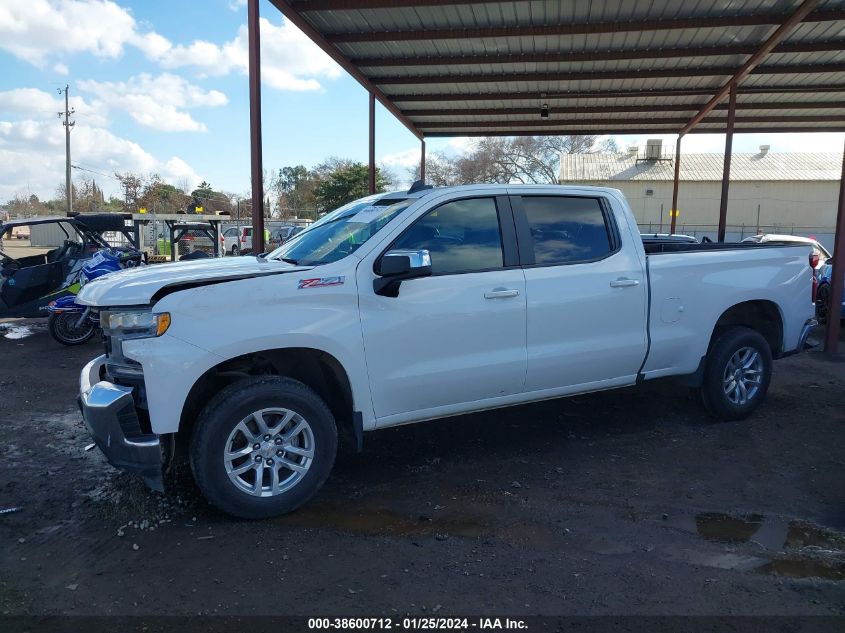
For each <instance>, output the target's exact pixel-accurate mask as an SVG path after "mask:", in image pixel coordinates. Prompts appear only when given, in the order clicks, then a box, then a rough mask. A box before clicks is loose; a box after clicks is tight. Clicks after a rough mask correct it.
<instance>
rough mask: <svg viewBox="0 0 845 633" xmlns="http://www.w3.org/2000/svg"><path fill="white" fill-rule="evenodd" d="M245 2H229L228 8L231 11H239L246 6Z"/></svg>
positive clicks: (230, 0)
mask: <svg viewBox="0 0 845 633" xmlns="http://www.w3.org/2000/svg"><path fill="white" fill-rule="evenodd" d="M246 3H247V0H229V8H230V9H231V10H232V11H239V10H241V9H243V8H244V7H245V6H246Z"/></svg>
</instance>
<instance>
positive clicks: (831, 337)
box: [824, 154, 845, 356]
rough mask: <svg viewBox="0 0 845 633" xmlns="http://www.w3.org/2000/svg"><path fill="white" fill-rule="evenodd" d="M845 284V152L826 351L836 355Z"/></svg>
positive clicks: (825, 341)
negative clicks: (844, 286)
mask: <svg viewBox="0 0 845 633" xmlns="http://www.w3.org/2000/svg"><path fill="white" fill-rule="evenodd" d="M843 285H845V154H843V156H842V178H841V179H840V180H839V209H838V211H837V213H836V234H835V235H834V238H833V270H832V271H831V274H830V305H829V307H828V311H827V330H826V331H825V336H824V351H825V352H827V353H828V354H830V355H831V356H836V354H837V352H838V351H839V332H840V325H839V315H840V314H841V312H840V310H842V307H841V306H842V296H843V288H842V286H843Z"/></svg>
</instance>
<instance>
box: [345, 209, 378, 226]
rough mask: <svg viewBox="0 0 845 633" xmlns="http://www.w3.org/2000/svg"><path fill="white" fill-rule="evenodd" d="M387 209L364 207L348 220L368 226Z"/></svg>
mask: <svg viewBox="0 0 845 633" xmlns="http://www.w3.org/2000/svg"><path fill="white" fill-rule="evenodd" d="M386 208H387V207H364V208H363V209H361V210H360V211H359V212H358V213H356V214H355V215H353V216H352V217H351V218H349V220H348V221H349V222H357V223H359V224H369V223H370V222H372V221H373V220H375V219H376V218H378V217H379V216H380V215H381V214H382V213H384V211H385V209H386Z"/></svg>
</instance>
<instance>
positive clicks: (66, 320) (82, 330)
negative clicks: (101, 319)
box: [47, 312, 97, 345]
mask: <svg viewBox="0 0 845 633" xmlns="http://www.w3.org/2000/svg"><path fill="white" fill-rule="evenodd" d="M80 316H81V314H80V313H78V312H58V313H56V312H54V313H52V314H51V315H50V318H49V319H47V329H48V330H49V331H50V336H52V337H53V338H54V339H56V340H57V341H58V342H59V343H61V344H62V345H82V344H83V343H87V342H88V341H89V340H91V337H93V336H94V334H95V333H96V331H97V327H96V326H95V325H94V322H93V321H91V319H89V318H86V319H85V320H84V321H83V322H82V323H81V324H80V325H78V326H77V323H79V318H80Z"/></svg>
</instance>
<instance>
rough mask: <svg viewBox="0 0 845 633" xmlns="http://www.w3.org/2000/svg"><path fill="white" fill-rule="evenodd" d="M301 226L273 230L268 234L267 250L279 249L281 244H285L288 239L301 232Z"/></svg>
mask: <svg viewBox="0 0 845 633" xmlns="http://www.w3.org/2000/svg"><path fill="white" fill-rule="evenodd" d="M302 230H303V229H302V227H301V226H282V227H279V228H278V229H274V230H273V231H271V232H270V242H269V244H268V250H271V251H272V250H274V249H276V248H279V246H281V245H282V244H284V243H285V242H287V241H288V240H289V239H290V238H292V237H293V236H294V235H297V234H299V233H301V232H302Z"/></svg>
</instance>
